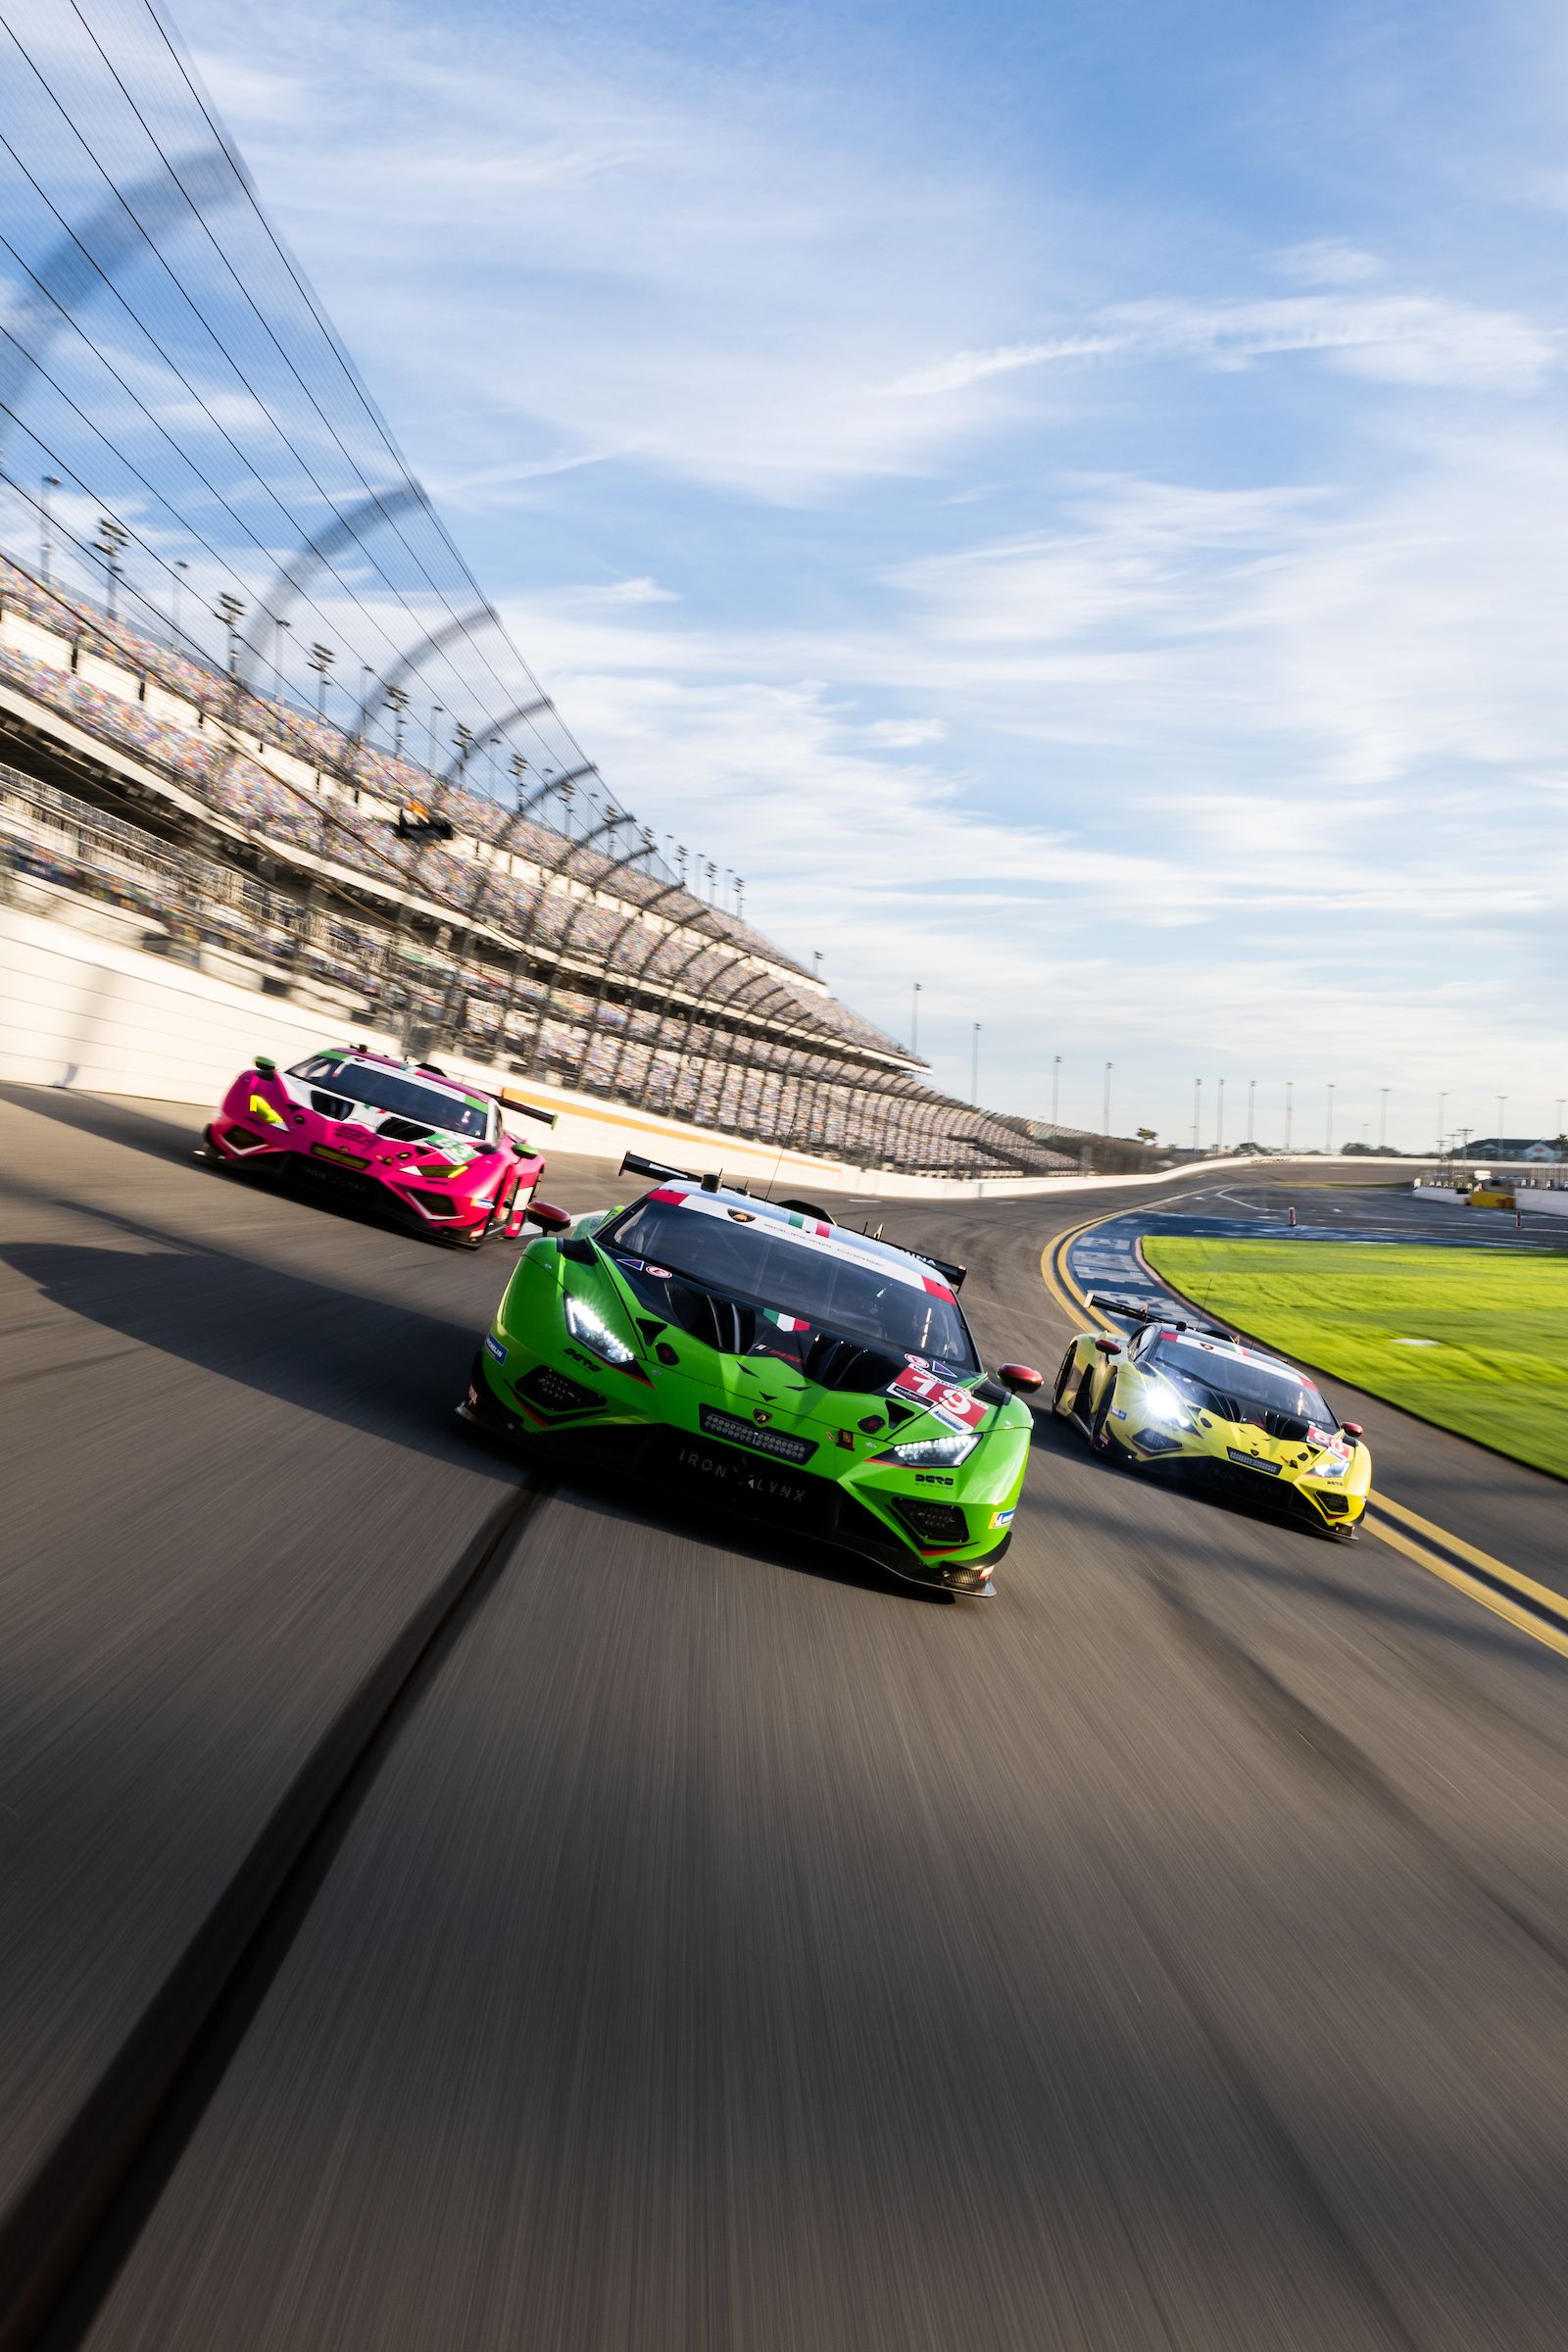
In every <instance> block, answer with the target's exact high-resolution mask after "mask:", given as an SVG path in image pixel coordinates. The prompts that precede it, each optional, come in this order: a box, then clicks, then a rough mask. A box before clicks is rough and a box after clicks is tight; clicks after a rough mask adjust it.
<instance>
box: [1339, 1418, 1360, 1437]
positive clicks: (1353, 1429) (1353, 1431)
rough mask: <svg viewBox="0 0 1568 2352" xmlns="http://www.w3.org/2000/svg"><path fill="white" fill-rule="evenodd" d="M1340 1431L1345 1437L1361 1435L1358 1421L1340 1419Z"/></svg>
mask: <svg viewBox="0 0 1568 2352" xmlns="http://www.w3.org/2000/svg"><path fill="white" fill-rule="evenodd" d="M1340 1432H1341V1435H1342V1436H1344V1437H1347V1438H1358V1437H1359V1436H1360V1435H1361V1424H1360V1422H1359V1421H1342V1422H1341V1423H1340Z"/></svg>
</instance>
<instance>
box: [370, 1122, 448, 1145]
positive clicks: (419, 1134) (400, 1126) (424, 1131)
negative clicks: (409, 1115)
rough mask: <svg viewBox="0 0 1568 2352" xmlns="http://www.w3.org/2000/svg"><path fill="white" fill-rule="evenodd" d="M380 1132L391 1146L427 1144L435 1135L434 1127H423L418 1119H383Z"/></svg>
mask: <svg viewBox="0 0 1568 2352" xmlns="http://www.w3.org/2000/svg"><path fill="white" fill-rule="evenodd" d="M380 1131H381V1136H382V1139H383V1141H384V1142H386V1143H389V1144H422V1143H427V1142H428V1141H429V1139H430V1137H431V1136H432V1135H434V1133H435V1129H434V1128H433V1127H421V1126H420V1125H419V1122H418V1120H417V1119H383V1120H382V1121H381V1130H380Z"/></svg>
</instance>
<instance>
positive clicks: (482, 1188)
mask: <svg viewBox="0 0 1568 2352" xmlns="http://www.w3.org/2000/svg"><path fill="white" fill-rule="evenodd" d="M207 1145H208V1150H209V1151H210V1152H211V1153H212V1154H213V1157H214V1158H215V1159H216V1160H218V1161H219V1162H221V1163H227V1164H232V1165H236V1166H238V1165H245V1164H251V1165H255V1166H258V1167H261V1166H266V1165H269V1164H270V1165H271V1166H273V1167H275V1168H286V1169H287V1171H288V1172H289V1173H291V1174H292V1173H296V1172H297V1173H299V1174H301V1175H307V1174H308V1175H311V1176H315V1177H317V1178H319V1179H321V1180H323V1181H325V1182H327V1183H329V1184H331V1185H332V1186H333V1187H334V1188H335V1189H337V1190H339V1191H341V1192H347V1193H351V1194H358V1195H359V1196H360V1197H361V1198H362V1199H364V1200H367V1201H379V1202H380V1204H381V1205H382V1206H384V1207H386V1208H389V1209H392V1210H394V1211H396V1212H397V1213H399V1214H400V1215H402V1216H404V1217H405V1218H407V1219H409V1220H410V1221H411V1222H412V1223H414V1224H417V1225H422V1226H426V1227H428V1228H429V1229H430V1230H431V1231H433V1232H440V1233H446V1234H450V1235H452V1236H453V1237H454V1238H456V1239H460V1240H472V1239H474V1238H475V1237H476V1236H477V1235H479V1234H482V1233H484V1232H486V1231H490V1230H500V1231H501V1232H503V1233H505V1234H506V1235H507V1236H509V1237H513V1238H515V1236H516V1235H517V1234H518V1233H520V1232H521V1230H522V1215H523V1211H524V1210H525V1209H526V1207H527V1205H528V1201H529V1197H530V1195H531V1194H532V1192H533V1189H534V1186H535V1185H536V1184H537V1183H538V1181H539V1178H540V1176H541V1174H542V1173H543V1170H544V1161H543V1159H541V1158H532V1159H527V1158H522V1157H519V1156H518V1155H517V1153H515V1152H514V1151H513V1150H512V1148H511V1146H510V1145H508V1144H506V1143H502V1144H500V1145H498V1146H497V1147H496V1148H495V1149H494V1150H492V1151H487V1152H481V1153H480V1154H479V1155H478V1156H477V1157H475V1158H473V1159H471V1160H468V1161H467V1162H466V1164H465V1165H464V1166H463V1167H461V1168H457V1169H453V1171H452V1172H451V1173H450V1174H442V1173H440V1172H439V1171H440V1170H442V1169H444V1168H450V1167H451V1162H449V1161H446V1160H444V1159H443V1158H442V1155H441V1152H440V1151H439V1149H438V1148H436V1147H432V1146H429V1145H422V1144H421V1145H412V1146H411V1145H408V1144H397V1143H383V1142H382V1141H381V1139H380V1138H379V1137H378V1136H376V1135H375V1134H374V1133H373V1132H372V1130H371V1129H369V1128H368V1127H362V1126H359V1125H357V1124H356V1123H355V1122H354V1121H353V1120H334V1119H327V1118H323V1117H322V1116H321V1114H320V1113H319V1111H316V1110H311V1109H308V1108H306V1107H303V1106H302V1105H301V1104H299V1103H294V1102H291V1101H290V1100H289V1098H288V1096H287V1094H286V1093H285V1092H284V1091H283V1089H282V1088H281V1087H280V1086H278V1085H277V1084H275V1082H270V1081H269V1080H268V1079H266V1078H258V1077H256V1076H255V1075H254V1074H251V1073H247V1074H246V1075H245V1076H244V1077H241V1078H238V1079H236V1080H235V1082H234V1084H233V1085H232V1086H231V1087H230V1088H229V1090H228V1093H227V1094H226V1095H225V1096H224V1098H223V1104H222V1108H221V1110H220V1111H219V1112H218V1114H217V1116H216V1117H215V1118H214V1120H213V1122H212V1125H211V1126H210V1127H209V1128H208V1130H207Z"/></svg>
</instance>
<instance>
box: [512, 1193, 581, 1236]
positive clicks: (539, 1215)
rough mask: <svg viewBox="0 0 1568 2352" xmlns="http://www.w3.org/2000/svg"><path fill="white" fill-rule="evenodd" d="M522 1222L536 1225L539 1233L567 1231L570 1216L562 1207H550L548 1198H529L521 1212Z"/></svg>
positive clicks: (569, 1226)
mask: <svg viewBox="0 0 1568 2352" xmlns="http://www.w3.org/2000/svg"><path fill="white" fill-rule="evenodd" d="M523 1222H524V1224H527V1225H537V1226H538V1228H539V1230H540V1232H541V1233H569V1232H570V1231H571V1218H570V1217H569V1216H568V1214H567V1212H566V1211H565V1209H564V1208H552V1207H551V1205H550V1203H549V1201H529V1203H528V1206H527V1208H526V1210H525V1211H524V1213H523Z"/></svg>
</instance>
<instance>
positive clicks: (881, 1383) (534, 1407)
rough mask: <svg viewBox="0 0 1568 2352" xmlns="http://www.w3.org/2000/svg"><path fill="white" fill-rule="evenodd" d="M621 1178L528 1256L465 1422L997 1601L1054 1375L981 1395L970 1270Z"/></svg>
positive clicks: (1010, 1374) (754, 1205) (656, 1170)
mask: <svg viewBox="0 0 1568 2352" xmlns="http://www.w3.org/2000/svg"><path fill="white" fill-rule="evenodd" d="M622 1165H623V1172H624V1170H627V1169H629V1170H630V1171H631V1172H633V1173H634V1174H637V1175H642V1176H651V1177H654V1178H656V1179H657V1180H658V1181H657V1182H656V1184H655V1186H654V1189H653V1190H652V1191H650V1192H648V1193H645V1194H644V1196H643V1197H642V1199H641V1200H639V1201H633V1202H632V1203H631V1205H630V1206H629V1207H625V1208H615V1209H611V1210H608V1211H606V1212H605V1213H604V1214H602V1215H598V1216H591V1217H585V1218H582V1219H580V1220H579V1221H578V1223H577V1224H576V1227H575V1230H574V1231H572V1232H571V1233H570V1234H569V1235H563V1234H559V1233H557V1234H550V1235H547V1238H545V1239H544V1240H542V1241H537V1242H534V1243H532V1244H530V1246H529V1247H528V1248H527V1249H526V1250H524V1251H523V1253H522V1256H521V1257H520V1258H519V1259H518V1261H517V1265H516V1268H515V1272H514V1274H513V1277H512V1280H511V1281H510V1283H509V1284H508V1285H507V1289H506V1294H505V1296H504V1298H503V1299H502V1301H501V1305H500V1308H499V1311H498V1312H497V1315H496V1318H495V1321H494V1323H493V1324H492V1325H491V1328H490V1330H489V1331H488V1333H487V1334H486V1335H485V1340H484V1344H483V1346H482V1347H481V1348H480V1349H479V1352H478V1353H477V1355H476V1356H475V1357H474V1361H473V1369H472V1372H471V1374H470V1376H469V1383H468V1391H467V1395H466V1398H465V1400H464V1402H463V1404H462V1406H461V1407H460V1408H459V1409H460V1411H461V1413H462V1415H463V1417H464V1418H465V1420H466V1421H468V1422H469V1423H470V1424H473V1425H476V1426H477V1427H479V1428H481V1429H484V1430H487V1431H489V1432H490V1433H492V1434H493V1435H495V1436H498V1437H501V1438H505V1439H509V1440H513V1441H515V1442H517V1443H518V1445H519V1446H520V1447H521V1449H522V1450H523V1451H524V1452H532V1451H534V1450H535V1449H537V1450H538V1452H539V1454H540V1455H541V1457H544V1456H548V1457H549V1458H552V1459H554V1460H557V1461H559V1462H563V1463H570V1462H572V1461H574V1460H580V1461H583V1462H585V1463H588V1464H603V1465H607V1466H610V1467H618V1468H620V1469H623V1470H627V1471H631V1472H633V1473H634V1474H636V1475H638V1476H640V1477H643V1478H647V1479H649V1480H651V1481H653V1482H654V1483H656V1484H659V1485H662V1486H667V1487H672V1488H675V1489H677V1490H680V1491H682V1492H684V1493H686V1494H690V1495H703V1496H706V1497H707V1498H709V1499H710V1500H711V1501H713V1502H717V1503H720V1504H722V1505H724V1506H725V1507H726V1508H729V1509H733V1510H738V1511H741V1512H744V1513H745V1514H747V1515H748V1516H750V1517H752V1518H754V1519H760V1520H762V1521H764V1522H766V1524H767V1525H768V1526H769V1527H770V1528H771V1529H774V1530H776V1531H798V1532H799V1533H801V1534H803V1535H807V1536H811V1537H817V1538H823V1539H826V1540H827V1541H828V1542H830V1543H833V1544H840V1545H843V1546H845V1547H847V1548H849V1549H851V1550H854V1551H856V1552H859V1553H862V1554H865V1555H867V1556H869V1557H870V1558H872V1559H874V1560H876V1561H878V1562H880V1563H881V1564H882V1565H883V1566H884V1567H887V1568H890V1569H892V1570H893V1571H894V1572H895V1574H897V1575H899V1576H902V1577H907V1578H911V1579H913V1580H914V1581H916V1582H917V1583H919V1584H921V1585H924V1586H927V1587H929V1588H933V1589H936V1590H939V1591H945V1592H949V1593H963V1594H989V1593H991V1592H992V1591H993V1590H994V1587H993V1585H992V1581H991V1571H992V1569H993V1567H994V1566H995V1564H996V1562H997V1561H998V1560H999V1559H1000V1558H1001V1557H1002V1554H1003V1553H1004V1552H1005V1550H1006V1548H1007V1544H1008V1541H1009V1538H1010V1534H1011V1528H1012V1517H1013V1512H1014V1510H1015V1509H1016V1507H1017V1502H1018V1494H1019V1490H1020V1488H1021V1487H1022V1485H1023V1475H1024V1468H1025V1464H1026V1463H1027V1461H1028V1457H1029V1444H1030V1436H1031V1431H1032V1416H1031V1414H1030V1412H1029V1408H1028V1406H1027V1405H1025V1404H1024V1403H1022V1402H1021V1401H1020V1399H1019V1397H1018V1395H1017V1394H1016V1392H1018V1391H1023V1390H1029V1389H1037V1388H1039V1387H1040V1385H1041V1376H1040V1374H1039V1373H1038V1372H1034V1371H1031V1370H1030V1369H1029V1367H1028V1366H1027V1365H1022V1364H1005V1365H1004V1366H1003V1367H1002V1370H1001V1373H1000V1375H999V1378H998V1379H997V1380H990V1379H988V1378H987V1377H986V1375H985V1372H984V1369H983V1367H982V1365H981V1362H980V1358H979V1354H978V1352H977V1350H976V1348H975V1344H974V1341H973V1339H972V1338H971V1336H970V1332H969V1327H968V1325H967V1324H966V1322H965V1321H964V1318H963V1314H962V1312H961V1310H960V1308H959V1306H958V1302H957V1299H956V1291H957V1288H958V1285H959V1284H960V1283H961V1281H962V1279H963V1270H962V1268H961V1267H957V1266H949V1265H945V1264H943V1263H942V1262H941V1261H940V1260H938V1259H935V1258H928V1257H921V1256H918V1255H916V1254H915V1253H914V1252H913V1251H911V1250H903V1249H899V1248H897V1247H896V1246H895V1245H894V1244H893V1243H891V1242H885V1241H883V1240H881V1239H880V1238H874V1237H872V1236H870V1235H867V1234H861V1233H856V1232H853V1231H851V1230H849V1229H847V1228H845V1227H843V1226H840V1225H836V1224H835V1223H834V1222H833V1221H832V1219H831V1218H830V1217H828V1216H827V1215H826V1214H825V1213H824V1212H823V1211H821V1210H820V1209H817V1208H814V1207H812V1206H811V1205H810V1204H809V1202H806V1201H763V1200H760V1199H753V1198H752V1197H750V1196H749V1195H748V1194H746V1193H744V1192H742V1191H739V1190H735V1189H730V1188H726V1187H723V1186H721V1185H720V1184H719V1182H718V1180H717V1178H716V1177H704V1178H701V1179H699V1178H696V1177H693V1176H690V1175H687V1174H685V1173H684V1172H682V1171H680V1170H678V1169H673V1168H662V1167H660V1166H659V1165H658V1164H657V1163H655V1162H653V1161H650V1160H645V1159H639V1158H637V1157H635V1156H632V1155H628V1157H627V1158H626V1160H625V1161H624V1162H623V1163H622ZM551 1215H552V1212H550V1211H548V1210H545V1211H544V1212H543V1213H542V1214H538V1215H537V1216H536V1221H538V1222H540V1223H545V1222H547V1220H549V1219H550V1217H551Z"/></svg>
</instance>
